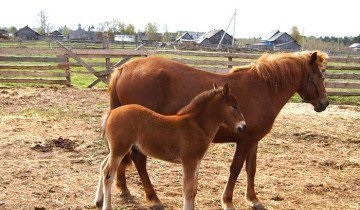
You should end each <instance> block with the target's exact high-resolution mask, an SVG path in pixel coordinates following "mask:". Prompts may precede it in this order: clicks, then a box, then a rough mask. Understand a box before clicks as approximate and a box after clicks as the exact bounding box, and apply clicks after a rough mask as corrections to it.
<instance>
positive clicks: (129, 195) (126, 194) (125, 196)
mask: <svg viewBox="0 0 360 210" xmlns="http://www.w3.org/2000/svg"><path fill="white" fill-rule="evenodd" d="M120 197H123V198H129V197H132V195H131V193H130V191H129V190H126V191H122V192H121V194H120Z"/></svg>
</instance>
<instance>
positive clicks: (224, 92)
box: [223, 83, 229, 96]
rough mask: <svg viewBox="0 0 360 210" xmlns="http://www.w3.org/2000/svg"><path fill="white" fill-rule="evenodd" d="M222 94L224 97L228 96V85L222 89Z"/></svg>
mask: <svg viewBox="0 0 360 210" xmlns="http://www.w3.org/2000/svg"><path fill="white" fill-rule="evenodd" d="M223 94H224V95H225V96H227V95H229V84H228V83H226V84H225V85H224V87H223Z"/></svg>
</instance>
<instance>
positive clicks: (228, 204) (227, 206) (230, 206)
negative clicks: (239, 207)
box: [222, 203, 235, 210]
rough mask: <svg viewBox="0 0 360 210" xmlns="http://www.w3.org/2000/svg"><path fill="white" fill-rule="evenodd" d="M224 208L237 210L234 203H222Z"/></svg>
mask: <svg viewBox="0 0 360 210" xmlns="http://www.w3.org/2000/svg"><path fill="white" fill-rule="evenodd" d="M222 208H223V209H224V210H235V207H234V204H232V203H222Z"/></svg>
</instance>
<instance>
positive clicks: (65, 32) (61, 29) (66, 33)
mask: <svg viewBox="0 0 360 210" xmlns="http://www.w3.org/2000/svg"><path fill="white" fill-rule="evenodd" d="M58 31H59V32H60V33H62V34H63V35H64V36H65V37H67V36H68V35H69V33H70V28H68V27H67V26H66V25H64V26H63V27H60V28H59V29H58Z"/></svg>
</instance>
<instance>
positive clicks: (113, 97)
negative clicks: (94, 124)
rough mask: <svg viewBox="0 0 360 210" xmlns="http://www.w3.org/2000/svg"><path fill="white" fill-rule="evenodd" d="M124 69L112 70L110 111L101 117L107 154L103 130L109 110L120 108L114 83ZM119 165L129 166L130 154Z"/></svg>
mask: <svg viewBox="0 0 360 210" xmlns="http://www.w3.org/2000/svg"><path fill="white" fill-rule="evenodd" d="M124 68H125V64H123V65H121V66H120V67H119V68H116V69H115V70H114V72H113V73H112V74H111V77H110V82H109V88H108V91H109V96H110V110H108V111H107V112H106V113H105V114H104V115H103V117H102V123H101V136H102V138H103V139H104V142H105V145H106V148H107V150H108V152H110V149H109V143H108V138H107V136H106V129H105V128H106V122H107V119H108V117H109V115H110V113H111V110H113V109H115V108H116V107H119V106H121V102H120V99H119V97H118V95H117V92H116V83H117V81H118V79H119V77H120V75H121V72H122V71H123V69H124ZM121 163H122V164H124V165H131V163H132V160H131V156H130V154H126V155H125V157H124V158H123V159H122V161H121Z"/></svg>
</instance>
